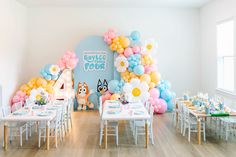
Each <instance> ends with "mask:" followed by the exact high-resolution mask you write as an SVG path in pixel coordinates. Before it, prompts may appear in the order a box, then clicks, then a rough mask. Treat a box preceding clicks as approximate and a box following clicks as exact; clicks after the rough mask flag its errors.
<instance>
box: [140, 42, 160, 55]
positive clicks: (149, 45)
mask: <svg viewBox="0 0 236 157" xmlns="http://www.w3.org/2000/svg"><path fill="white" fill-rule="evenodd" d="M156 50H157V43H156V41H155V40H153V39H149V40H147V41H145V43H144V47H143V51H144V52H145V53H150V52H154V51H156Z"/></svg>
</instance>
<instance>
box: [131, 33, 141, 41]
mask: <svg viewBox="0 0 236 157" xmlns="http://www.w3.org/2000/svg"><path fill="white" fill-rule="evenodd" d="M140 36H141V35H140V33H139V31H133V32H131V34H130V37H131V39H132V40H135V41H136V40H140Z"/></svg>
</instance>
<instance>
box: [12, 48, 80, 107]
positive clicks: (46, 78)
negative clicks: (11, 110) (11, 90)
mask: <svg viewBox="0 0 236 157" xmlns="http://www.w3.org/2000/svg"><path fill="white" fill-rule="evenodd" d="M77 63H78V58H77V56H76V54H75V53H74V52H71V51H66V52H65V54H64V55H63V56H62V58H61V59H60V60H59V62H58V64H47V65H45V67H44V68H43V69H42V70H41V71H40V74H41V76H42V77H37V78H32V79H31V80H30V81H29V82H28V83H26V84H23V85H22V86H21V87H20V89H19V90H18V91H17V92H16V94H15V95H14V96H13V98H12V99H11V100H10V103H11V105H13V104H15V103H18V102H22V103H23V104H24V103H25V101H26V99H28V98H29V99H32V100H34V99H35V98H34V96H35V94H32V93H35V92H34V91H37V90H39V91H42V90H43V91H44V92H45V94H46V95H48V97H49V98H50V97H52V96H53V94H54V89H53V85H54V83H55V81H56V80H57V79H58V78H59V76H60V74H61V72H62V71H63V70H64V69H74V68H75V66H76V64H77Z"/></svg>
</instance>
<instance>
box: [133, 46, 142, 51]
mask: <svg viewBox="0 0 236 157" xmlns="http://www.w3.org/2000/svg"><path fill="white" fill-rule="evenodd" d="M132 50H133V52H134V53H141V47H140V46H134V47H133V48H132Z"/></svg>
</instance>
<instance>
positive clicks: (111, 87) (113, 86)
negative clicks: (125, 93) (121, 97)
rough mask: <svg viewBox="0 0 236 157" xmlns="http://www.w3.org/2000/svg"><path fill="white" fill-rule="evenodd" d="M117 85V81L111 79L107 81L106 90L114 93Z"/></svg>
mask: <svg viewBox="0 0 236 157" xmlns="http://www.w3.org/2000/svg"><path fill="white" fill-rule="evenodd" d="M118 85H119V81H118V80H111V81H110V82H109V83H108V90H109V92H110V93H115V92H116V89H117V87H118Z"/></svg>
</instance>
